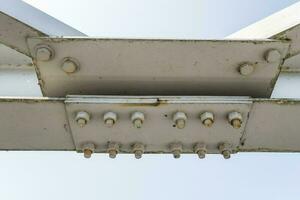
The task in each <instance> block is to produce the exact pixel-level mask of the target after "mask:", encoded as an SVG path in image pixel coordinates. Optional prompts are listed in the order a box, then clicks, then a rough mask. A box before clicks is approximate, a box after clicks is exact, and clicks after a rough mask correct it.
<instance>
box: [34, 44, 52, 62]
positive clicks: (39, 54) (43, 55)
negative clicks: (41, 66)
mask: <svg viewBox="0 0 300 200" xmlns="http://www.w3.org/2000/svg"><path fill="white" fill-rule="evenodd" d="M52 54H53V53H52V51H51V49H50V48H49V47H47V46H40V47H37V49H36V59H37V60H39V61H48V60H50V59H51V58H52V56H53V55H52Z"/></svg>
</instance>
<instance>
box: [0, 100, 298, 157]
mask: <svg viewBox="0 0 300 200" xmlns="http://www.w3.org/2000/svg"><path fill="white" fill-rule="evenodd" d="M82 110H84V111H88V112H89V113H90V116H91V119H90V121H89V123H88V124H87V125H86V126H84V127H83V128H80V127H79V126H78V125H77V124H76V123H75V114H76V112H78V111H82ZM236 110H237V111H240V112H242V114H243V118H244V121H243V126H242V127H241V128H240V129H234V128H233V127H231V125H230V124H229V122H228V121H227V114H228V112H231V111H236ZM0 111H1V115H0V126H1V134H0V149H1V150H76V151H81V146H82V143H85V142H92V143H95V144H96V151H97V152H102V153H106V151H107V150H106V145H107V142H108V141H114V142H119V143H120V144H121V152H122V153H127V152H130V147H131V146H130V145H131V144H132V143H134V142H143V143H145V145H146V148H145V152H146V153H170V150H169V148H168V144H169V143H172V142H182V144H183V147H184V148H183V153H192V147H193V144H194V143H196V142H205V143H207V148H208V153H218V150H217V145H218V144H219V143H222V142H228V143H230V144H232V148H233V150H235V151H237V152H239V151H243V152H248V151H255V152H261V151H267V152H269V151H271V152H300V145H299V143H300V134H299V130H300V123H299V122H298V121H299V117H298V116H299V114H300V101H299V100H284V99H273V100H269V99H248V98H236V97H229V98H228V97H155V96H153V97H124V96H123V97H112V96H86V97H84V96H83V97H78V96H77V97H76V96H70V97H68V98H67V99H63V98H62V99H57V98H56V99H54V98H52V99H48V98H26V99H24V98H23V99H22V98H9V97H3V98H1V100H0ZM107 111H114V112H116V113H117V114H118V120H117V122H116V123H115V125H114V126H113V127H111V128H108V127H106V126H105V125H104V121H103V114H104V113H105V112H107ZM134 111H142V112H144V114H145V121H144V123H143V126H142V128H140V129H136V128H134V127H133V125H132V122H131V120H130V114H131V113H132V112H134ZM176 111H183V112H185V113H186V114H187V116H188V118H187V123H186V127H185V128H184V129H178V128H175V127H173V125H174V122H173V121H172V115H173V114H174V113H175V112H176ZM203 111H210V112H213V113H214V114H215V121H214V124H213V125H212V127H210V128H208V127H204V125H203V124H202V123H201V121H200V118H199V114H200V113H202V112H203ZM248 115H249V120H247V118H248Z"/></svg>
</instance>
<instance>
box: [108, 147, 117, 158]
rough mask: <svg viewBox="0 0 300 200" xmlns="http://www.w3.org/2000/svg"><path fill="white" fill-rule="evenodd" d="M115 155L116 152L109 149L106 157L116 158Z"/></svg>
mask: <svg viewBox="0 0 300 200" xmlns="http://www.w3.org/2000/svg"><path fill="white" fill-rule="evenodd" d="M117 154H118V151H116V150H113V149H111V150H109V151H108V155H109V157H110V158H112V159H114V158H116V157H117Z"/></svg>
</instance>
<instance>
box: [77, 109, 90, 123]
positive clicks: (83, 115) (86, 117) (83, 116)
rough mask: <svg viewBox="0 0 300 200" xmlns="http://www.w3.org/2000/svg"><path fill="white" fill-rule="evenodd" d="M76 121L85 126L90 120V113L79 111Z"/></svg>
mask: <svg viewBox="0 0 300 200" xmlns="http://www.w3.org/2000/svg"><path fill="white" fill-rule="evenodd" d="M75 121H76V123H77V124H78V125H79V126H80V127H83V126H85V125H86V124H87V123H88V122H89V121H90V114H89V113H88V112H86V111H79V112H77V113H76V117H75Z"/></svg>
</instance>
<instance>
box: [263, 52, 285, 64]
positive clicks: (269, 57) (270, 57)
mask: <svg viewBox="0 0 300 200" xmlns="http://www.w3.org/2000/svg"><path fill="white" fill-rule="evenodd" d="M265 60H266V61H267V62H268V63H276V62H280V60H281V54H280V52H279V51H278V50H276V49H272V50H269V51H268V52H267V53H266V55H265Z"/></svg>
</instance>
